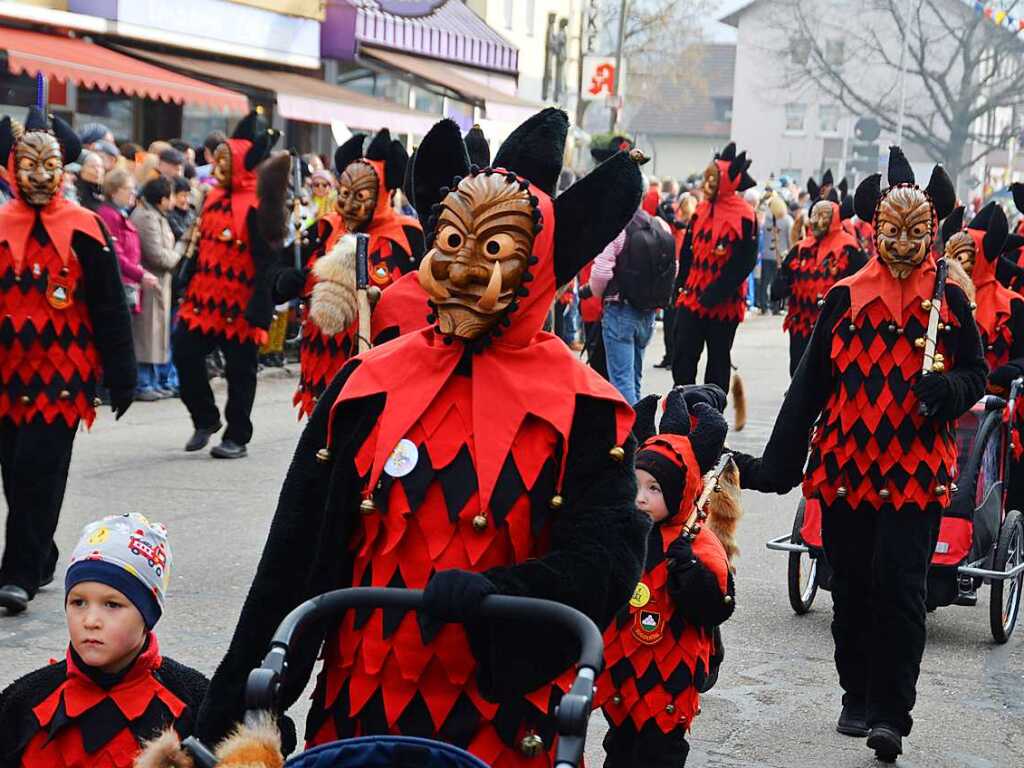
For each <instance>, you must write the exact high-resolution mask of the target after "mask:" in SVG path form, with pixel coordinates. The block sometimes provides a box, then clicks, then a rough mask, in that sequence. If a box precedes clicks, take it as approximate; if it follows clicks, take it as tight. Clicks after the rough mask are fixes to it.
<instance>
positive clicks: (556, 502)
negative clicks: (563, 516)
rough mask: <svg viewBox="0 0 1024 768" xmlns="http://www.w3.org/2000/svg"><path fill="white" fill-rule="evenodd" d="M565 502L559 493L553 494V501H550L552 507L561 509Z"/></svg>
mask: <svg viewBox="0 0 1024 768" xmlns="http://www.w3.org/2000/svg"><path fill="white" fill-rule="evenodd" d="M564 503H565V499H563V498H562V497H561V496H559V495H558V494H557V493H556V494H555V495H554V496H552V497H551V501H549V502H548V504H549V506H550V507H551V508H552V509H561V508H562V504H564Z"/></svg>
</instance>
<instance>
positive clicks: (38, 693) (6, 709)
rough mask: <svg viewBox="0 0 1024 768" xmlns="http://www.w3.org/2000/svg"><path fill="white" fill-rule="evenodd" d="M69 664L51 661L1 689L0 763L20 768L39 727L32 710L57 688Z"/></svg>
mask: <svg viewBox="0 0 1024 768" xmlns="http://www.w3.org/2000/svg"><path fill="white" fill-rule="evenodd" d="M66 676H67V663H66V662H63V661H61V662H59V663H57V664H50V665H48V666H45V667H43V668H42V669H37V670H35V671H34V672H29V673H28V674H27V675H25V676H24V677H19V678H18V679H17V680H15V681H14V682H13V683H11V684H10V685H9V686H7V687H6V688H5V689H4V690H3V691H2V692H0V766H2V768H18V766H20V765H21V755H22V752H24V751H25V747H27V746H28V743H29V742H30V741H32V737H33V736H35V735H36V733H37V732H38V730H39V721H38V720H36V717H35V715H34V714H33V713H32V709H33V708H34V707H36V706H38V705H39V704H41V703H42V702H43V701H44V700H45V699H46V697H47V696H49V695H50V694H51V693H53V692H54V691H55V690H57V686H59V685H60V684H61V683H63V682H64V678H65V677H66Z"/></svg>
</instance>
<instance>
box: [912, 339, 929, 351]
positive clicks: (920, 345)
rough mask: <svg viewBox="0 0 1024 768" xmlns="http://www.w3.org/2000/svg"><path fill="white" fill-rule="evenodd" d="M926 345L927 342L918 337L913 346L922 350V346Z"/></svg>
mask: <svg viewBox="0 0 1024 768" xmlns="http://www.w3.org/2000/svg"><path fill="white" fill-rule="evenodd" d="M927 343H928V340H927V339H926V338H925V337H924V336H919V337H918V338H916V339H914V346H915V347H917V348H918V349H924V345H925V344H927Z"/></svg>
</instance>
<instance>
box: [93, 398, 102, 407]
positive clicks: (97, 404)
mask: <svg viewBox="0 0 1024 768" xmlns="http://www.w3.org/2000/svg"><path fill="white" fill-rule="evenodd" d="M101 405H103V401H102V400H101V399H100V398H98V397H94V398H93V399H92V407H93V408H99V407H100V406H101Z"/></svg>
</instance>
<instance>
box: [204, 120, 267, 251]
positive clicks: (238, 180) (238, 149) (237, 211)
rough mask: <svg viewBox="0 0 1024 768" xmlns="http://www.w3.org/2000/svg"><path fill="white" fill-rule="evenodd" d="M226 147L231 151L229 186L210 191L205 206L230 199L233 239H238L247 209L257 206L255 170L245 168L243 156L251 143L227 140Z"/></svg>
mask: <svg viewBox="0 0 1024 768" xmlns="http://www.w3.org/2000/svg"><path fill="white" fill-rule="evenodd" d="M227 145H228V149H229V150H230V151H231V184H230V186H229V187H228V188H227V189H225V188H224V187H220V186H217V187H214V188H213V189H211V190H210V192H209V194H208V195H207V196H206V205H212V204H213V203H216V202H218V201H220V200H222V199H224V198H226V197H227V198H230V200H231V218H232V221H233V222H234V228H235V239H240V238H241V237H242V234H241V233H244V232H245V231H246V226H245V219H246V217H247V216H248V215H249V209H250V208H255V207H256V204H257V197H256V169H255V168H252V169H249V168H246V167H245V155H246V154H247V153H248V151H249V150H250V149H251V148H252V142H251V141H249V140H248V139H228V140H227ZM257 167H258V166H257Z"/></svg>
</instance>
